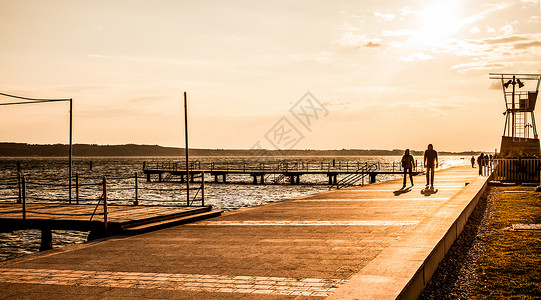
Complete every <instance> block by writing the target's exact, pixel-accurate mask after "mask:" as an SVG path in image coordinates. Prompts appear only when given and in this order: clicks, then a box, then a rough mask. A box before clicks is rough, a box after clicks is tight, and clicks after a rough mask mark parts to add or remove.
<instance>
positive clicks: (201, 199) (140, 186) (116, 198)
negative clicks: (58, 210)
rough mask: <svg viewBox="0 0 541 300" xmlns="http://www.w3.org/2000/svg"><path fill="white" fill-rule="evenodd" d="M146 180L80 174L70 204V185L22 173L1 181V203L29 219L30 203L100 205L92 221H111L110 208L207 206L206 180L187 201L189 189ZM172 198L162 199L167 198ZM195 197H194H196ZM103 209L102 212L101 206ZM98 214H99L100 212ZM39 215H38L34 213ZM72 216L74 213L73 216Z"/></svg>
mask: <svg viewBox="0 0 541 300" xmlns="http://www.w3.org/2000/svg"><path fill="white" fill-rule="evenodd" d="M143 179H144V178H142V177H139V176H138V174H137V172H136V173H134V176H133V177H105V176H103V177H102V178H100V179H98V178H95V177H82V176H79V175H78V174H77V173H76V176H75V177H74V182H73V183H72V187H74V193H75V197H72V199H73V200H72V202H69V200H68V199H69V197H68V193H69V189H68V187H69V185H68V184H63V183H60V182H59V180H57V179H44V178H39V179H34V177H31V176H28V175H23V174H21V173H19V174H18V176H17V178H16V179H7V180H4V181H0V203H10V202H11V203H13V202H16V203H18V204H21V217H22V218H23V219H26V214H27V212H32V211H31V210H29V209H28V205H29V204H34V203H40V204H60V203H62V204H66V203H69V204H90V205H96V208H95V209H94V213H93V214H90V215H88V216H89V217H90V220H92V219H93V217H94V216H95V215H96V214H102V215H103V217H104V222H105V223H106V222H107V206H108V205H126V204H132V205H149V206H204V205H205V191H204V189H205V181H204V174H203V175H202V176H201V185H200V186H198V187H194V188H190V190H194V191H195V193H194V194H195V195H194V196H192V197H190V199H186V188H182V187H171V184H168V185H169V186H167V187H164V184H162V185H161V187H160V186H158V187H156V186H155V185H152V186H151V185H149V184H146V182H145V181H144V180H143ZM164 195H166V196H168V199H160V197H161V198H163V196H164ZM192 195H193V194H192ZM100 206H101V207H103V212H102V213H99V210H98V207H100ZM97 212H98V213H97ZM34 213H36V212H34ZM69 214H70V215H71V214H73V213H69Z"/></svg>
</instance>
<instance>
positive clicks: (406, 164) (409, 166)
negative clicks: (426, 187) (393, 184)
mask: <svg viewBox="0 0 541 300" xmlns="http://www.w3.org/2000/svg"><path fill="white" fill-rule="evenodd" d="M401 162H402V168H403V169H404V183H403V184H402V188H405V187H406V177H407V175H408V174H409V175H410V181H411V186H413V164H414V161H413V156H411V154H410V149H406V151H405V152H404V156H402V161H401Z"/></svg>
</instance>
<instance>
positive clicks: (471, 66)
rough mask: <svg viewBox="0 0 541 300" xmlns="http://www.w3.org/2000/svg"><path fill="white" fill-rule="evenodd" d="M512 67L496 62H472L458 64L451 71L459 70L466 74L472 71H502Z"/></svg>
mask: <svg viewBox="0 0 541 300" xmlns="http://www.w3.org/2000/svg"><path fill="white" fill-rule="evenodd" d="M508 65H510V64H509V63H501V62H498V63H495V62H486V61H481V60H478V61H472V62H469V63H464V64H458V65H454V66H452V67H451V70H457V71H458V72H466V71H472V70H478V71H479V70H488V71H492V70H495V69H502V68H505V67H506V66H508Z"/></svg>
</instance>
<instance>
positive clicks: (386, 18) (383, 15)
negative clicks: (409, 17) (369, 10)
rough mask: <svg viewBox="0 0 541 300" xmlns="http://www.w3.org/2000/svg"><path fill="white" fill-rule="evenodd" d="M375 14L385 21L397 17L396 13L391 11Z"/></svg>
mask: <svg viewBox="0 0 541 300" xmlns="http://www.w3.org/2000/svg"><path fill="white" fill-rule="evenodd" d="M374 16H375V17H376V19H377V20H379V21H383V22H390V21H392V20H394V19H395V18H396V15H395V14H390V13H388V14H383V13H379V12H375V13H374Z"/></svg>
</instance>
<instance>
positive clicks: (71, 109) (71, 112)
mask: <svg viewBox="0 0 541 300" xmlns="http://www.w3.org/2000/svg"><path fill="white" fill-rule="evenodd" d="M69 101H70V138H69V140H70V146H69V152H70V153H69V159H68V160H69V161H68V164H69V167H68V173H69V174H68V177H69V184H68V185H69V196H68V200H69V203H70V204H71V173H72V169H71V167H72V166H71V165H72V150H73V147H72V145H73V139H72V137H73V99H71V98H70V100H69Z"/></svg>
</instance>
